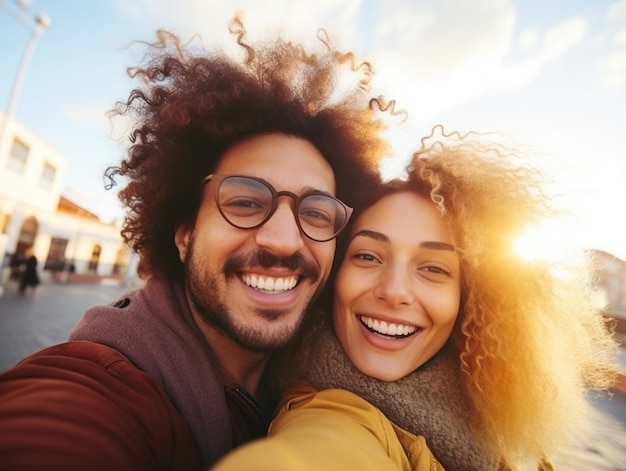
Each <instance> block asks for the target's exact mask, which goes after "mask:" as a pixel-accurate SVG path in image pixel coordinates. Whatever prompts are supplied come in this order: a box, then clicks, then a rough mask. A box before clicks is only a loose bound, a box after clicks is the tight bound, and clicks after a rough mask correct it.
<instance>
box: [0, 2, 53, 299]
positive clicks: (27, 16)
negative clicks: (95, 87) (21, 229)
mask: <svg viewBox="0 0 626 471" xmlns="http://www.w3.org/2000/svg"><path fill="white" fill-rule="evenodd" d="M18 6H19V8H18V9H17V10H16V9H15V8H14V7H11V6H9V4H8V3H7V2H5V0H0V8H2V9H4V10H6V11H7V12H8V13H9V14H11V15H12V16H13V17H14V18H15V19H16V20H17V21H18V22H19V23H20V24H21V25H22V26H24V27H26V28H27V29H29V30H30V29H31V28H32V31H31V35H30V39H29V40H28V44H27V45H26V49H24V52H23V54H22V59H21V60H20V65H19V68H18V70H17V74H16V75H15V80H14V81H13V86H12V88H11V93H10V95H9V102H8V104H7V107H6V110H5V112H4V117H3V120H2V124H1V125H0V155H2V154H1V153H2V151H3V150H4V148H5V142H4V141H5V135H6V132H7V128H8V126H9V121H12V120H13V115H14V114H15V108H16V107H17V102H18V100H19V96H20V93H21V91H22V85H23V84H24V79H25V78H26V71H27V70H28V65H29V64H30V60H31V58H32V56H33V53H34V52H35V46H36V45H37V41H38V40H39V37H40V36H41V34H42V33H43V32H44V31H45V30H46V29H47V28H48V27H50V23H51V21H50V18H49V17H48V15H46V14H45V13H41V14H38V15H33V14H32V13H31V12H30V10H29V7H30V0H18ZM6 152H7V153H8V152H10V147H9V145H8V144H7V145H6ZM0 203H1V201H0ZM1 210H2V208H0V211H1ZM0 215H1V214H0ZM2 235H4V236H5V237H1V236H2ZM5 254H6V234H0V256H1V257H2V258H1V259H0V296H2V293H3V291H4V288H3V286H2V282H3V279H2V276H3V274H4V263H5V259H6V256H5Z"/></svg>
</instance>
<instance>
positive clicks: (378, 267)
mask: <svg viewBox="0 0 626 471" xmlns="http://www.w3.org/2000/svg"><path fill="white" fill-rule="evenodd" d="M350 237H351V239H350V245H349V246H348V250H347V252H346V255H345V258H344V260H343V262H342V264H341V267H340V268H339V271H338V273H337V277H336V279H335V298H334V309H333V319H334V325H335V331H336V332H337V336H338V338H339V341H340V342H341V344H342V346H343V348H344V350H345V352H346V354H347V355H348V357H349V358H350V360H351V361H352V363H354V365H355V366H356V367H357V368H358V369H359V370H360V371H361V372H362V373H364V374H366V375H368V376H372V377H374V378H377V379H380V380H383V381H396V380H398V379H400V378H402V377H404V376H406V375H408V374H409V373H411V372H412V371H414V370H415V369H416V368H419V367H420V366H421V365H423V364H424V363H425V362H426V361H428V360H429V359H430V358H431V357H432V356H433V355H435V353H437V352H438V351H439V350H440V349H441V348H442V347H443V345H444V344H445V343H446V341H447V340H448V338H449V337H450V334H451V332H452V328H453V327H454V322H455V320H456V317H457V314H458V312H459V304H460V299H461V282H460V268H459V258H458V255H457V252H456V250H455V245H454V241H453V240H452V235H451V233H450V229H449V228H448V226H447V225H446V224H444V223H443V222H442V219H441V216H440V214H439V213H438V211H437V209H436V207H435V205H434V204H433V203H432V202H431V201H430V200H427V199H426V198H423V197H422V196H419V195H417V194H415V193H412V192H408V191H403V192H398V193H394V194H391V195H388V196H386V197H384V198H383V199H381V200H380V201H378V202H377V203H376V204H374V205H373V206H371V207H370V208H368V209H367V210H366V211H364V212H363V213H362V214H361V216H360V217H359V218H358V219H357V220H356V222H355V224H354V227H353V228H352V232H351V235H350Z"/></svg>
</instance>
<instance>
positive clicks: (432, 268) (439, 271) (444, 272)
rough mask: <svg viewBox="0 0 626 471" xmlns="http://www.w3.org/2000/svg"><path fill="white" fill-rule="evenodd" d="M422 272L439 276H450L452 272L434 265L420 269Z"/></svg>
mask: <svg viewBox="0 0 626 471" xmlns="http://www.w3.org/2000/svg"><path fill="white" fill-rule="evenodd" d="M420 270H422V271H426V272H428V273H434V274H437V275H450V272H449V271H448V270H444V269H443V268H441V267H437V266H433V265H429V266H427V267H423V268H420Z"/></svg>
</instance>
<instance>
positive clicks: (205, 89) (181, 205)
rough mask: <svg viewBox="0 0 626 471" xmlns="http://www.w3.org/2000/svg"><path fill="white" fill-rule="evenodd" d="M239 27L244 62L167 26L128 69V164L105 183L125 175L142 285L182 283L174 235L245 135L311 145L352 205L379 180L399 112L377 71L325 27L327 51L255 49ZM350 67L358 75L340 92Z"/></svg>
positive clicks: (128, 236) (127, 232)
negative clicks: (377, 90)
mask: <svg viewBox="0 0 626 471" xmlns="http://www.w3.org/2000/svg"><path fill="white" fill-rule="evenodd" d="M229 29H230V32H231V33H232V35H233V36H234V37H235V38H236V42H237V44H238V46H240V48H241V51H242V54H241V56H242V57H241V58H236V57H229V56H228V55H227V54H225V53H224V52H222V51H220V50H217V49H216V50H214V51H207V50H205V48H204V47H192V46H191V45H190V43H187V44H183V43H182V42H181V40H180V39H179V38H178V37H177V36H176V35H174V34H172V33H170V32H167V31H163V30H160V31H158V32H157V41H156V42H154V43H143V44H145V45H146V46H147V53H146V56H145V59H144V61H143V62H142V64H141V65H140V66H139V67H137V68H133V69H129V75H130V76H131V78H136V79H139V80H140V81H141V82H142V87H140V88H136V89H134V90H133V91H132V92H131V93H130V95H129V97H128V100H127V101H125V102H118V103H117V104H116V107H115V109H114V110H113V111H112V115H115V116H117V115H122V116H128V117H130V118H132V119H133V121H134V123H135V124H134V129H132V131H131V132H130V141H131V146H130V148H129V150H128V154H127V156H126V158H125V159H123V160H122V162H121V163H120V164H119V165H117V166H111V167H109V168H108V169H107V170H106V172H105V178H107V179H108V184H107V187H108V188H110V187H112V186H114V185H115V183H116V182H115V177H122V178H124V179H125V180H126V186H125V187H124V188H123V189H122V190H121V191H120V193H119V198H120V200H121V201H122V203H123V204H124V206H125V207H126V215H125V219H124V222H123V226H122V237H123V238H124V240H125V242H126V243H127V244H128V245H129V246H130V247H131V249H133V250H134V251H135V252H137V253H138V254H139V255H140V263H139V267H138V273H139V274H140V276H142V277H144V278H148V277H151V276H155V275H166V276H168V277H171V278H178V279H182V277H183V271H182V265H181V263H180V261H179V258H178V252H177V250H176V247H175V244H174V233H175V230H176V228H177V227H179V226H180V225H181V224H191V223H193V221H194V220H195V217H196V213H197V211H198V207H199V201H200V195H199V186H200V182H201V180H202V179H203V178H204V177H205V176H206V175H207V174H209V173H211V172H212V171H213V170H214V168H215V166H216V164H217V162H218V160H219V158H220V156H221V155H222V154H223V153H224V152H225V150H227V149H228V148H229V146H232V145H233V144H235V143H237V142H239V141H241V140H243V139H245V138H247V137H250V136H253V135H259V134H267V133H282V134H286V135H293V136H296V137H300V138H303V139H305V140H308V141H310V142H311V143H312V144H313V145H314V146H315V147H316V148H317V149H318V150H319V151H320V153H321V154H322V155H323V156H324V157H325V158H326V160H327V161H328V162H329V164H330V165H331V167H332V169H333V171H334V174H335V178H336V187H337V197H338V198H340V199H342V200H343V201H344V202H346V204H348V205H350V206H354V205H356V204H357V202H358V201H359V194H360V193H362V192H363V191H365V190H366V189H367V188H371V187H372V186H375V185H376V184H378V183H379V182H380V176H379V174H378V165H379V163H380V161H381V159H382V158H383V157H384V156H385V155H386V153H387V150H388V146H387V143H386V141H385V140H384V138H383V130H384V129H385V124H384V122H383V119H382V113H384V112H385V111H390V113H391V114H394V113H395V110H393V106H394V105H395V102H393V101H391V102H387V101H386V100H385V99H384V97H382V96H381V97H377V98H374V97H371V96H369V86H370V79H371V76H372V74H373V73H374V70H373V68H372V66H371V65H370V64H369V63H367V62H363V63H360V64H357V63H356V61H355V58H354V55H353V54H352V53H350V52H349V53H341V52H339V51H338V50H336V49H335V48H333V47H332V46H331V45H330V42H329V41H328V38H327V37H326V36H325V33H324V31H321V32H320V33H319V34H318V39H320V42H321V44H322V45H323V47H322V48H320V49H321V51H320V52H319V53H315V54H313V53H307V52H306V51H305V50H304V48H303V47H302V46H299V45H297V44H293V43H291V42H289V41H286V40H284V39H281V38H278V39H276V40H274V41H269V40H266V41H263V42H262V43H259V44H248V43H246V32H245V29H244V26H243V23H242V21H241V19H240V18H239V17H235V18H234V19H233V20H232V21H231V23H230V25H229ZM344 69H347V70H348V71H350V72H351V73H353V74H356V75H357V76H358V80H357V81H355V82H357V83H355V84H354V86H353V88H351V89H348V88H346V89H341V90H340V89H339V88H340V87H339V80H338V76H339V74H340V73H342V72H345V71H344ZM342 83H343V82H342ZM339 92H342V93H339ZM293 158H297V156H294V157H293Z"/></svg>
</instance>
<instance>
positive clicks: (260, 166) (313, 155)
mask: <svg viewBox="0 0 626 471" xmlns="http://www.w3.org/2000/svg"><path fill="white" fill-rule="evenodd" d="M214 173H216V174H222V175H247V176H253V177H257V178H261V179H263V180H265V181H267V182H268V183H270V184H271V185H274V186H276V189H277V190H283V189H289V190H290V191H294V192H296V191H297V192H298V193H299V192H301V191H306V190H309V189H316V190H322V191H327V192H329V193H331V194H335V175H334V172H333V169H332V167H331V166H330V164H329V163H328V161H327V160H326V158H325V157H324V156H323V155H322V154H321V153H320V152H319V150H317V148H316V147H315V146H314V145H313V144H312V143H311V142H309V141H307V140H305V139H303V138H300V137H294V136H287V135H284V134H267V135H259V136H253V137H251V138H248V139H245V140H243V141H240V142H238V143H236V144H233V145H232V146H230V147H229V148H228V149H227V150H226V151H225V152H224V154H223V155H222V157H221V158H220V160H219V162H218V165H217V167H216V168H215V171H214Z"/></svg>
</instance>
